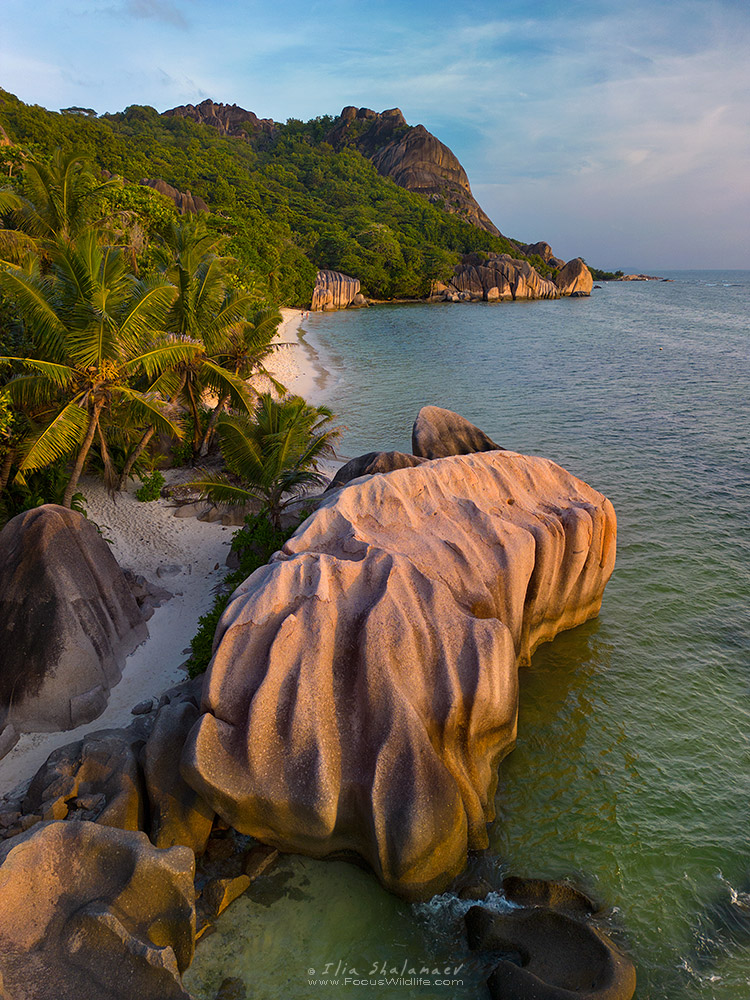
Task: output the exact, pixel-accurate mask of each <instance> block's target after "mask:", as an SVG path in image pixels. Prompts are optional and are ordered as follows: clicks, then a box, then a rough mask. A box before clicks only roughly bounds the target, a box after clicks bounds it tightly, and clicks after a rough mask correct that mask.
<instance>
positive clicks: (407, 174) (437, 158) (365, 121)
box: [327, 107, 502, 236]
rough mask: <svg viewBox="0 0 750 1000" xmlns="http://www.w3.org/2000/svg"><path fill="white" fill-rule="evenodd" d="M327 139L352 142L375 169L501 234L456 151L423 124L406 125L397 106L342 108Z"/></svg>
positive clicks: (337, 144) (333, 142)
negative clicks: (472, 190) (471, 184)
mask: <svg viewBox="0 0 750 1000" xmlns="http://www.w3.org/2000/svg"><path fill="white" fill-rule="evenodd" d="M327 139H328V141H329V142H330V143H331V145H332V146H333V147H334V148H335V149H341V148H342V147H343V146H354V147H355V148H356V149H358V150H359V151H360V152H361V153H362V154H363V155H364V156H367V157H368V159H370V160H372V162H373V164H374V165H375V167H376V168H377V170H378V173H380V174H383V175H384V176H385V177H390V178H391V179H392V180H394V181H395V182H396V184H398V185H399V186H400V187H403V188H406V189H407V191H416V192H417V193H418V194H422V195H425V196H426V197H427V198H429V199H430V200H432V201H436V202H437V201H442V202H443V204H444V206H445V208H446V209H447V210H448V211H449V212H456V213H457V214H459V215H462V216H463V217H464V218H465V219H467V220H468V221H469V222H471V223H472V224H473V225H475V226H478V227H479V228H480V229H484V230H486V231H487V232H488V233H492V234H493V235H494V236H500V235H502V234H501V233H500V230H499V229H498V228H497V226H495V224H494V223H493V222H492V220H491V219H490V218H489V216H488V215H487V214H486V213H485V212H484V210H483V209H482V208H481V206H480V205H479V204H478V202H477V201H476V199H475V198H474V196H473V195H472V193H471V187H470V186H469V178H468V177H467V176H466V171H465V170H464V168H463V167H462V166H461V164H460V163H459V161H458V157H457V156H456V155H455V153H453V152H452V151H451V150H450V149H449V148H448V147H447V146H446V145H445V144H444V143H442V142H440V140H439V139H437V138H436V137H435V136H434V135H432V133H431V132H428V131H427V129H426V128H425V127H424V125H414V126H409V125H408V124H407V122H406V119H405V118H404V116H403V114H402V113H401V111H400V110H399V109H398V108H392V109H390V110H389V111H383V112H382V113H380V114H378V113H377V112H376V111H372V110H371V109H370V108H354V107H347V108H344V109H343V111H342V112H341V115H340V116H339V118H338V120H337V121H336V123H335V124H334V126H333V128H332V129H331V131H330V132H329V134H328V136H327Z"/></svg>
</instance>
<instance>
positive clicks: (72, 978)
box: [0, 822, 195, 1000]
mask: <svg viewBox="0 0 750 1000" xmlns="http://www.w3.org/2000/svg"><path fill="white" fill-rule="evenodd" d="M193 864H194V862H193V854H192V852H191V851H189V850H188V849H187V848H184V847H175V848H172V849H171V850H169V851H159V850H157V849H155V848H154V847H152V846H151V844H150V843H149V841H148V838H147V837H146V835H145V834H143V833H129V832H125V831H122V830H115V829H113V828H111V827H104V826H99V825H97V824H94V823H87V822H80V823H45V824H43V825H41V826H38V827H36V828H35V829H34V830H33V831H31V832H29V833H27V834H23V835H21V836H20V837H15V838H14V839H13V840H9V841H6V843H5V844H4V845H2V846H1V847H0V984H1V986H2V995H3V996H4V997H5V996H7V997H9V998H10V997H12V998H14V1000H16V998H18V1000H22V998H23V1000H26V998H28V1000H32V998H33V1000H88V998H91V1000H93V998H96V1000H135V998H136V997H137V998H138V1000H190V997H189V995H188V993H187V992H186V991H185V990H184V989H183V987H182V984H181V980H180V976H181V973H182V972H184V971H185V969H186V968H187V967H188V965H189V964H190V962H191V961H192V957H193V947H194V944H193V942H194V936H195V908H194V904H193V899H194V892H193Z"/></svg>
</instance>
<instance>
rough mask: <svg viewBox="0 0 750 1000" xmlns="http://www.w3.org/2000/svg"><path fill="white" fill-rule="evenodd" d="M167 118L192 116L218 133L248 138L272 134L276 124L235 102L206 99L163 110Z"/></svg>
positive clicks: (195, 120)
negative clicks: (225, 102)
mask: <svg viewBox="0 0 750 1000" xmlns="http://www.w3.org/2000/svg"><path fill="white" fill-rule="evenodd" d="M163 114H164V116H165V117H167V118H192V120H193V121H194V122H198V124H199V125H210V126H211V128H215V129H216V131H217V132H218V133H219V134H220V135H233V136H236V137H238V138H240V139H248V138H250V136H253V135H257V134H258V133H260V134H264V135H274V134H275V133H276V131H277V128H278V126H277V124H276V122H275V121H273V120H272V119H271V118H258V116H257V115H256V114H255V112H253V111H247V110H246V109H245V108H241V107H239V105H237V104H222V103H221V102H219V101H212V100H210V99H207V100H205V101H201V103H200V104H181V105H180V106H179V107H177V108H170V109H169V111H164V112H163Z"/></svg>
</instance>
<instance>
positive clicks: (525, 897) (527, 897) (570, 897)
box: [503, 875, 599, 916]
mask: <svg viewBox="0 0 750 1000" xmlns="http://www.w3.org/2000/svg"><path fill="white" fill-rule="evenodd" d="M503 894H504V895H505V897H506V899H509V900H510V902H511V903H515V904H516V905H517V906H548V907H549V908H550V909H552V910H559V911H560V912H562V913H568V914H570V915H571V916H587V915H589V914H592V913H596V912H597V911H598V910H599V906H598V905H597V904H596V903H595V902H594V901H593V899H591V898H590V897H589V896H587V895H586V893H585V892H581V890H580V889H576V888H575V886H573V885H570V884H569V883H568V882H562V881H558V880H554V879H552V880H549V879H539V878H519V877H518V876H516V875H511V876H509V877H508V878H505V879H503Z"/></svg>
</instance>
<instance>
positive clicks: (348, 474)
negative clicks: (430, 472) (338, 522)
mask: <svg viewBox="0 0 750 1000" xmlns="http://www.w3.org/2000/svg"><path fill="white" fill-rule="evenodd" d="M424 461H425V459H424V458H417V456H416V455H407V454H405V453H404V452H402V451H368V452H367V454H366V455H359V456H358V457H357V458H352V459H350V460H349V461H348V462H347V463H346V465H342V466H341V468H340V469H339V471H338V472H337V473H336V475H335V476H334V477H333V479H332V480H331V482H330V483H329V484H328V487H327V489H326V493H327V492H328V490H336V489H340V488H341V487H342V486H346V484H347V483H349V482H351V481H352V479H359V477H360V476H372V475H375V474H376V473H385V472H393V470H394V469H410V468H413V467H414V466H415V465H421V464H422V462H424Z"/></svg>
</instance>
